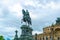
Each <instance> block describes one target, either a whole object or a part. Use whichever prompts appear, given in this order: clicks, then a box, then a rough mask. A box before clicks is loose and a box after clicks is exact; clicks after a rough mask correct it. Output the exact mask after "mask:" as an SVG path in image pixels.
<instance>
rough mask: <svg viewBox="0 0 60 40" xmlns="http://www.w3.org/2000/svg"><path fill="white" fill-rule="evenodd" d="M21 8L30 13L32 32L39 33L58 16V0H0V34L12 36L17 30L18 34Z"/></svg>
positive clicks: (59, 2) (59, 8)
mask: <svg viewBox="0 0 60 40" xmlns="http://www.w3.org/2000/svg"><path fill="white" fill-rule="evenodd" d="M22 9H25V10H26V9H28V11H29V13H30V16H31V19H32V26H31V27H32V28H33V34H35V33H38V34H39V33H42V32H43V28H44V27H46V26H49V25H51V24H52V23H55V20H56V19H57V17H60V0H0V35H4V37H10V38H12V37H14V35H15V30H18V31H19V32H18V35H19V36H20V34H21V29H20V27H21V19H22Z"/></svg>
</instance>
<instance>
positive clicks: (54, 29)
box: [33, 18, 60, 40]
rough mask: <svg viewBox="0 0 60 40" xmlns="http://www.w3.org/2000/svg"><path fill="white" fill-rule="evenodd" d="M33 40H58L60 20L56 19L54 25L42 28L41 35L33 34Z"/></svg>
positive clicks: (59, 38) (59, 39)
mask: <svg viewBox="0 0 60 40" xmlns="http://www.w3.org/2000/svg"><path fill="white" fill-rule="evenodd" d="M33 38H34V39H35V40H60V18H57V20H56V24H52V25H51V26H48V27H45V28H43V33H41V34H35V35H34V36H33Z"/></svg>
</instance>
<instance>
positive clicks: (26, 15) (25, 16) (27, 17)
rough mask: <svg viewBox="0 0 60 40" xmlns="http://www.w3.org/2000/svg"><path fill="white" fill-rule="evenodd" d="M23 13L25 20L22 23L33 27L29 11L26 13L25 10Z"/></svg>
mask: <svg viewBox="0 0 60 40" xmlns="http://www.w3.org/2000/svg"><path fill="white" fill-rule="evenodd" d="M22 13H23V19H22V21H23V22H25V23H27V24H28V25H32V23H31V18H30V15H29V12H28V10H26V12H25V10H24V9H23V10H22Z"/></svg>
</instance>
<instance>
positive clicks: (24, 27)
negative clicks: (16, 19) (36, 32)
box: [19, 25, 33, 40]
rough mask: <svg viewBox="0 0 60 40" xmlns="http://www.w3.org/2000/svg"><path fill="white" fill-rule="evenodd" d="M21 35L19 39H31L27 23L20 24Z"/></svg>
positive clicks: (30, 29) (30, 31) (30, 30)
mask: <svg viewBox="0 0 60 40" xmlns="http://www.w3.org/2000/svg"><path fill="white" fill-rule="evenodd" d="M21 29H22V31H21V36H20V38H19V40H33V37H32V30H33V29H32V28H31V27H29V26H27V25H22V26H21Z"/></svg>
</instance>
